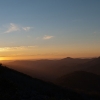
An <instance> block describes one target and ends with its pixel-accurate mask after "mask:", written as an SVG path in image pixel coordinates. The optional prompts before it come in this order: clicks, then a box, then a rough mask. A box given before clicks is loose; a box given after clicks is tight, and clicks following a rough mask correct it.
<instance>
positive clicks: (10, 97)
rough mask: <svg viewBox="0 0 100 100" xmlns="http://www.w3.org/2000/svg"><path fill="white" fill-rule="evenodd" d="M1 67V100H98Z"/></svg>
mask: <svg viewBox="0 0 100 100" xmlns="http://www.w3.org/2000/svg"><path fill="white" fill-rule="evenodd" d="M91 98H92V97H89V96H88V95H85V94H83V93H76V92H73V91H72V90H69V89H64V88H62V87H60V86H56V85H54V84H52V83H47V82H44V81H41V80H39V79H35V78H31V77H30V76H27V75H25V74H22V73H20V72H17V71H15V70H12V69H9V68H7V67H3V66H2V65H0V100H96V99H91Z"/></svg>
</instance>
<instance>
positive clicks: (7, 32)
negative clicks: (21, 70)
mask: <svg viewBox="0 0 100 100" xmlns="http://www.w3.org/2000/svg"><path fill="white" fill-rule="evenodd" d="M68 56H70V57H96V56H100V0H0V60H15V59H42V58H43V59H44V58H50V59H51V58H63V57H68Z"/></svg>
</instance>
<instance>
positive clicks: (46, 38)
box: [43, 35, 54, 40]
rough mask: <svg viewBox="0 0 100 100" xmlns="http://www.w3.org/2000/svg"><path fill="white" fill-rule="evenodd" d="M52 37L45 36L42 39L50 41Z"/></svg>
mask: <svg viewBox="0 0 100 100" xmlns="http://www.w3.org/2000/svg"><path fill="white" fill-rule="evenodd" d="M53 37H54V36H49V35H45V36H44V37H43V39H44V40H48V39H51V38H53Z"/></svg>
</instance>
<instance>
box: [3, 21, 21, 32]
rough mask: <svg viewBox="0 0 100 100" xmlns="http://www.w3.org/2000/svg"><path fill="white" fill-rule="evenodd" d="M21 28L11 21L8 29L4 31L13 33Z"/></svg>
mask: <svg viewBox="0 0 100 100" xmlns="http://www.w3.org/2000/svg"><path fill="white" fill-rule="evenodd" d="M19 30H20V28H19V27H18V26H17V25H15V24H14V23H10V26H9V27H8V30H7V31H5V32H4V33H11V32H15V31H19Z"/></svg>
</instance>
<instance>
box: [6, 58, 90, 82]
mask: <svg viewBox="0 0 100 100" xmlns="http://www.w3.org/2000/svg"><path fill="white" fill-rule="evenodd" d="M90 60H91V59H79V58H76V59H75V58H70V57H67V58H64V59H61V60H36V61H29V60H21V61H13V62H9V63H6V65H7V66H8V67H9V68H13V69H15V70H17V71H20V72H23V73H25V74H27V75H30V76H32V77H37V78H40V79H45V80H47V81H52V80H55V79H56V78H58V77H60V76H62V75H64V74H66V73H67V74H68V73H71V72H74V71H77V70H79V69H80V66H79V67H78V65H80V64H83V63H86V62H88V61H90ZM37 73H38V74H37Z"/></svg>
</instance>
